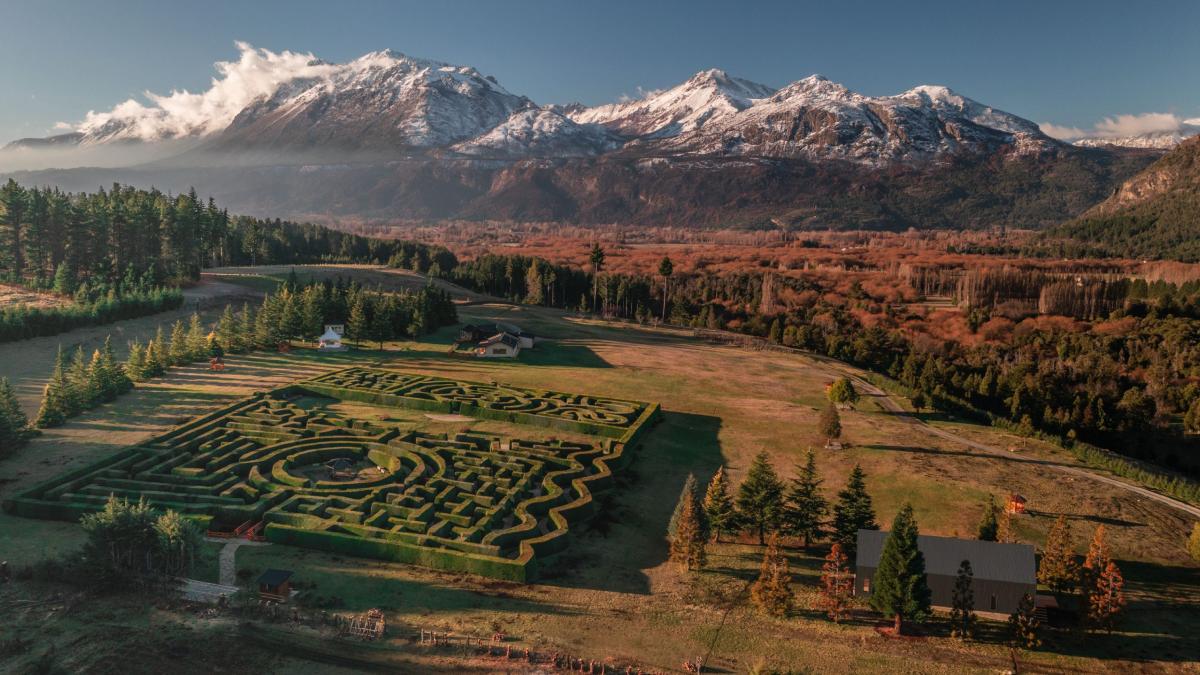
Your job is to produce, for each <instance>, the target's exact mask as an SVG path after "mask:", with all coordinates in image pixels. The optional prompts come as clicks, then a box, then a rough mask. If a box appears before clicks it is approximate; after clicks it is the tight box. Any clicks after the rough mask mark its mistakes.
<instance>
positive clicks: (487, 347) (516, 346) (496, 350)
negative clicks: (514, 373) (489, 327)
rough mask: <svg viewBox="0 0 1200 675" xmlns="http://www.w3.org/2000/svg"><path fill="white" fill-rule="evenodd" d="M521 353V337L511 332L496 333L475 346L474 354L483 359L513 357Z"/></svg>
mask: <svg viewBox="0 0 1200 675" xmlns="http://www.w3.org/2000/svg"><path fill="white" fill-rule="evenodd" d="M520 353H521V339H520V338H519V337H517V336H516V335H513V334H512V333H497V334H496V335H493V336H492V337H490V338H488V339H486V340H484V341H483V342H480V343H479V345H478V346H476V347H475V356H478V357H480V358H485V359H493V358H502V359H515V358H516V357H517V355H519V354H520Z"/></svg>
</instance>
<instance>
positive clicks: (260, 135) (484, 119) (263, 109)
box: [206, 51, 532, 154]
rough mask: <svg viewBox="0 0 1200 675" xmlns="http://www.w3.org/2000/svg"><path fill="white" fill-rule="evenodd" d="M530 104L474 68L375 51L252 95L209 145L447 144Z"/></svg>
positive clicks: (351, 147)
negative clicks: (256, 97)
mask: <svg viewBox="0 0 1200 675" xmlns="http://www.w3.org/2000/svg"><path fill="white" fill-rule="evenodd" d="M531 105H532V103H531V102H530V101H529V99H527V98H525V97H524V96H518V95H516V94H513V93H510V92H509V91H508V90H506V89H505V88H504V87H502V86H500V84H499V83H498V82H497V81H496V80H495V78H492V77H486V76H484V75H482V74H480V73H479V71H477V70H475V69H474V68H470V67H467V66H454V65H450V64H446V63H440V62H437V61H427V60H423V59H415V58H411V57H408V56H405V55H403V54H399V53H396V52H392V51H383V52H373V53H371V54H367V55H366V56H363V57H361V58H359V59H356V60H354V61H351V62H350V63H347V64H345V65H341V66H336V67H334V68H333V69H332V70H330V71H328V72H326V73H324V74H322V75H321V76H319V77H314V78H301V79H296V80H292V81H291V82H288V83H286V84H285V85H283V86H280V87H279V88H278V89H277V90H276V91H275V92H273V94H272V95H270V96H268V97H264V98H262V99H259V100H256V101H254V102H253V103H251V104H250V105H248V106H247V107H246V108H244V109H243V110H242V111H241V112H239V113H238V114H237V116H236V117H234V119H233V120H232V122H231V123H230V124H229V126H228V128H226V129H224V130H223V131H221V132H220V133H219V134H218V135H217V136H216V138H215V139H214V141H213V142H212V143H211V144H210V145H209V146H208V147H207V148H206V149H207V150H209V151H213V150H236V149H246V148H252V149H256V150H262V149H270V150H289V151H290V150H311V149H329V150H343V151H356V150H370V151H373V152H375V153H376V154H380V152H381V151H386V150H409V149H413V148H421V149H424V148H442V147H446V146H448V145H451V144H454V143H458V142H460V141H464V140H467V139H470V138H474V137H477V136H480V135H482V134H485V133H487V132H489V131H491V130H493V129H495V128H496V127H497V125H500V124H502V123H504V122H505V121H506V120H508V119H509V117H510V116H511V115H512V114H513V113H514V112H516V111H518V110H522V109H525V108H527V107H529V106H531Z"/></svg>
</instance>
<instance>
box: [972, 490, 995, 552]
mask: <svg viewBox="0 0 1200 675" xmlns="http://www.w3.org/2000/svg"><path fill="white" fill-rule="evenodd" d="M997 511H998V509H997V508H996V498H995V497H993V496H992V495H988V500H987V503H986V504H984V505H983V517H982V518H981V519H980V520H979V535H978V537H977V538H978V539H979V540H980V541H996V537H997V534H998V533H999V530H1000V523H999V522H998V521H997V520H996V512H997Z"/></svg>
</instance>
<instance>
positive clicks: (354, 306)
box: [346, 293, 415, 342]
mask: <svg viewBox="0 0 1200 675" xmlns="http://www.w3.org/2000/svg"><path fill="white" fill-rule="evenodd" d="M346 332H347V333H349V336H350V337H351V338H352V339H353V340H354V341H355V342H362V341H363V340H366V339H367V338H368V337H369V336H370V332H371V317H370V315H369V314H367V303H366V300H365V298H364V297H363V294H362V293H356V294H355V296H354V299H353V301H351V303H350V317H349V319H348V322H347V326H346ZM414 337H415V335H414Z"/></svg>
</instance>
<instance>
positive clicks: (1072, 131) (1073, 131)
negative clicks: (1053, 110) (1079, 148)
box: [1038, 122, 1088, 141]
mask: <svg viewBox="0 0 1200 675" xmlns="http://www.w3.org/2000/svg"><path fill="white" fill-rule="evenodd" d="M1038 126H1039V127H1041V128H1042V133H1043V134H1046V135H1047V136H1049V137H1050V138H1057V139H1058V140H1060V141H1073V140H1076V139H1079V138H1083V137H1084V136H1087V133H1088V132H1086V131H1084V130H1083V129H1080V128H1079V127H1060V126H1059V125H1057V124H1051V123H1050V122H1041V123H1040V124H1038Z"/></svg>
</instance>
